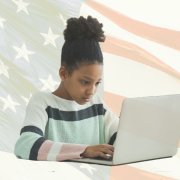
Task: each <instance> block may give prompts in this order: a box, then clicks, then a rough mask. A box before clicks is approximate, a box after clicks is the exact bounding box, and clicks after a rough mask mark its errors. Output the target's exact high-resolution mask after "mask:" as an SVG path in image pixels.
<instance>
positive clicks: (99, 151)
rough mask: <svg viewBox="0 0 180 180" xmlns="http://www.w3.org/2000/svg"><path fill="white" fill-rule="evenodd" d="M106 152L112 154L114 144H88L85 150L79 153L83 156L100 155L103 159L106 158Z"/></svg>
mask: <svg viewBox="0 0 180 180" xmlns="http://www.w3.org/2000/svg"><path fill="white" fill-rule="evenodd" d="M106 154H110V155H111V156H113V154H114V146H112V145H109V144H99V145H93V146H88V147H87V148H86V149H85V151H84V152H83V153H82V154H80V155H82V156H84V157H85V158H94V157H98V156H101V157H103V158H105V159H107V158H108V156H107V155H106Z"/></svg>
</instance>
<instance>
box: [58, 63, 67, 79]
mask: <svg viewBox="0 0 180 180" xmlns="http://www.w3.org/2000/svg"><path fill="white" fill-rule="evenodd" d="M59 76H60V78H61V80H62V81H66V77H67V75H66V68H65V66H61V67H60V69H59Z"/></svg>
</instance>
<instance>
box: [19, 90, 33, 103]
mask: <svg viewBox="0 0 180 180" xmlns="http://www.w3.org/2000/svg"><path fill="white" fill-rule="evenodd" d="M31 96H32V94H31V93H30V97H29V98H25V97H23V96H21V97H22V98H23V99H24V101H26V106H27V104H28V102H29V100H30V99H31Z"/></svg>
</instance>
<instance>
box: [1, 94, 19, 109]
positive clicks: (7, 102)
mask: <svg viewBox="0 0 180 180" xmlns="http://www.w3.org/2000/svg"><path fill="white" fill-rule="evenodd" d="M0 100H1V101H3V102H4V107H3V111H5V110H6V109H7V108H8V107H9V108H11V109H12V110H13V111H14V112H16V109H15V107H14V105H20V104H18V103H16V102H14V101H13V100H12V99H11V97H10V96H9V95H8V97H7V98H3V97H0Z"/></svg>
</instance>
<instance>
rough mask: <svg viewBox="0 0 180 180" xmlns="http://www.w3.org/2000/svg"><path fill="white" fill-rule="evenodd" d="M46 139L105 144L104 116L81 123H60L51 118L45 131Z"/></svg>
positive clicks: (84, 120)
mask: <svg viewBox="0 0 180 180" xmlns="http://www.w3.org/2000/svg"><path fill="white" fill-rule="evenodd" d="M52 131H53V132H52ZM45 138H46V139H47V138H49V140H52V141H53V140H54V141H58V142H65V143H74V144H85V145H97V144H104V142H105V140H104V124H103V115H98V116H96V117H91V118H87V119H83V120H81V121H60V120H54V119H52V118H49V121H48V123H47V125H46V129H45Z"/></svg>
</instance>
